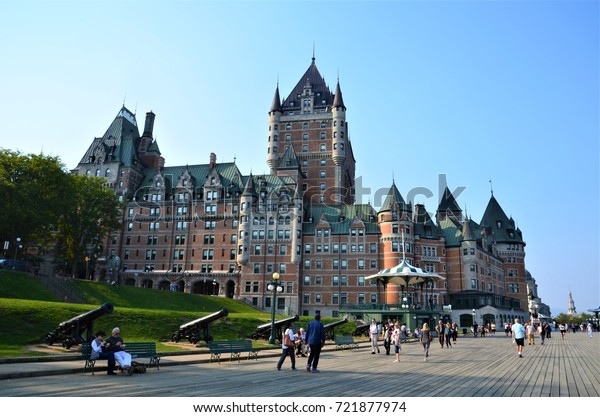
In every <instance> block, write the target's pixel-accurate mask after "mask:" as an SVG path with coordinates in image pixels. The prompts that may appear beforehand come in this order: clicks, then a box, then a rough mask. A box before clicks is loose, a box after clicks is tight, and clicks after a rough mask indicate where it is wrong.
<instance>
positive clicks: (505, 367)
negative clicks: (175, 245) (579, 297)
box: [0, 333, 600, 413]
mask: <svg viewBox="0 0 600 417" xmlns="http://www.w3.org/2000/svg"><path fill="white" fill-rule="evenodd" d="M539 342H540V340H539V338H538V339H536V345H534V346H528V345H527V344H526V345H525V347H524V357H523V358H519V357H518V355H517V354H516V348H515V346H514V345H513V344H512V343H511V339H510V338H509V337H506V336H504V334H503V333H501V334H497V335H496V336H492V337H486V338H474V337H470V336H466V337H464V336H460V337H459V339H458V343H457V344H456V345H455V346H454V347H453V348H452V349H448V348H444V349H442V348H440V346H439V344H438V343H437V341H436V340H434V341H433V342H432V344H431V349H430V359H429V361H428V362H424V361H423V358H424V355H423V350H422V348H421V346H419V345H418V344H417V343H411V344H405V345H403V347H402V352H401V355H400V356H401V359H400V363H393V359H394V356H393V355H390V356H387V355H385V353H383V352H384V350H383V347H381V352H382V353H380V354H376V355H372V354H370V350H369V348H368V347H366V346H365V345H362V346H361V347H360V349H358V350H357V349H352V350H344V351H334V350H327V351H325V352H323V353H322V355H321V362H320V365H319V369H320V370H321V372H320V373H319V374H311V373H307V372H306V370H305V368H304V367H305V364H306V359H305V358H298V359H297V363H296V365H297V368H298V370H297V371H291V370H290V362H289V358H287V359H286V362H285V363H284V366H283V369H282V371H277V370H276V366H275V365H276V362H277V358H276V357H265V356H262V357H261V355H260V354H259V359H258V361H255V360H244V359H242V361H241V362H240V363H238V362H237V361H233V362H229V361H228V360H225V361H221V363H220V364H217V363H215V362H213V363H199V364H187V365H181V366H165V367H161V369H160V370H156V369H150V370H149V371H148V372H147V373H146V374H142V375H137V374H134V375H133V376H131V377H127V376H125V375H119V376H114V377H109V376H106V375H105V374H104V373H98V374H96V375H94V376H92V375H91V374H82V373H77V374H68V375H54V376H43V377H30V378H18V379H12V380H0V396H2V397H24V396H25V397H28V396H35V397H46V396H49V397H95V396H99V397H104V396H110V397H116V396H124V397H288V398H293V397H379V398H382V397H386V396H390V397H396V398H397V397H593V398H599V397H600V334H598V333H594V337H593V338H589V337H588V335H587V334H586V333H576V334H568V335H567V338H566V340H561V338H560V334H558V333H553V337H552V338H551V339H550V340H547V341H546V343H545V344H544V345H543V346H542V345H540V344H539ZM226 356H227V355H226ZM292 372H293V374H294V377H293V378H290V377H291V374H292ZM506 410H507V411H508V410H509V409H508V408H507V409H506ZM532 412H534V413H535V406H534V404H532Z"/></svg>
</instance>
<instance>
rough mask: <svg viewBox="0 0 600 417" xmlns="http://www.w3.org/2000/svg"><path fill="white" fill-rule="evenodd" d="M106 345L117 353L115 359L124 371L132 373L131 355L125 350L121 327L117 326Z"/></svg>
mask: <svg viewBox="0 0 600 417" xmlns="http://www.w3.org/2000/svg"><path fill="white" fill-rule="evenodd" d="M106 346H107V347H108V349H109V350H110V351H112V352H114V353H115V360H116V361H117V362H118V363H119V365H120V366H121V369H122V370H123V371H124V372H127V373H129V374H131V371H132V369H131V355H130V354H129V353H127V352H125V346H126V345H125V343H123V338H122V337H121V329H119V328H118V327H115V328H114V329H113V331H112V334H111V335H110V336H109V337H108V338H107V339H106Z"/></svg>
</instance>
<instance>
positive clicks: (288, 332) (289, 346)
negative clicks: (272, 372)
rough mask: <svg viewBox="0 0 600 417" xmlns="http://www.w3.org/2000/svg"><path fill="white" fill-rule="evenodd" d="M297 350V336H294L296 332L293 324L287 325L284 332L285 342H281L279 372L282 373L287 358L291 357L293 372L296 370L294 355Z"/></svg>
mask: <svg viewBox="0 0 600 417" xmlns="http://www.w3.org/2000/svg"><path fill="white" fill-rule="evenodd" d="M295 348H296V336H295V335H294V331H293V330H292V329H291V324H290V323H287V324H286V325H285V330H284V331H283V340H282V342H281V356H280V357H279V362H277V370H278V371H281V365H283V362H284V361H285V358H286V357H287V356H288V355H289V357H290V359H291V360H292V370H293V371H295V370H296V356H295V355H294V349H295Z"/></svg>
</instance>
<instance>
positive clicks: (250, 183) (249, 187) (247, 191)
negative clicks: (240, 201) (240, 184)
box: [242, 173, 256, 196]
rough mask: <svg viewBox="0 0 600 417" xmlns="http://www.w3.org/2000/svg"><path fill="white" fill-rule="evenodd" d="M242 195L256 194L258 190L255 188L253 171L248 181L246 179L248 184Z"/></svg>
mask: <svg viewBox="0 0 600 417" xmlns="http://www.w3.org/2000/svg"><path fill="white" fill-rule="evenodd" d="M242 196H256V191H255V190H254V177H253V176H252V173H250V176H249V177H248V181H246V186H245V187H244V192H243V193H242Z"/></svg>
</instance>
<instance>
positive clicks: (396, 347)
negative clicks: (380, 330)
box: [392, 323, 401, 362]
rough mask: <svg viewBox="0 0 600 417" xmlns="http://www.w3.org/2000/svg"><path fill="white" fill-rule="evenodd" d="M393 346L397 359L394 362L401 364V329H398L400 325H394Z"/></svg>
mask: <svg viewBox="0 0 600 417" xmlns="http://www.w3.org/2000/svg"><path fill="white" fill-rule="evenodd" d="M392 346H394V353H395V354H396V359H394V362H400V349H401V348H400V328H399V327H398V323H396V324H394V331H393V333H392Z"/></svg>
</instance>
